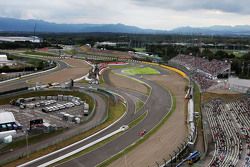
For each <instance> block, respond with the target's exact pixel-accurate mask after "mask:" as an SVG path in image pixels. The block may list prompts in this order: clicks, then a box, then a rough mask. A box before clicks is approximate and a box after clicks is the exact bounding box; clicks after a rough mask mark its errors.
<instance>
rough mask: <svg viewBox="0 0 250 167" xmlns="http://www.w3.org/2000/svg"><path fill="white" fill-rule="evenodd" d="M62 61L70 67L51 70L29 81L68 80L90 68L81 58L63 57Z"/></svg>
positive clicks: (50, 81)
mask: <svg viewBox="0 0 250 167" xmlns="http://www.w3.org/2000/svg"><path fill="white" fill-rule="evenodd" d="M63 61H64V62H65V63H67V64H68V65H69V66H70V67H69V68H66V69H63V70H60V71H56V72H52V73H50V74H48V75H44V76H41V77H37V78H34V79H32V80H29V83H36V82H39V83H42V84H47V83H53V82H58V83H62V82H65V81H69V80H70V79H76V78H80V77H82V76H84V75H86V74H87V73H88V71H89V69H90V68H91V67H90V66H89V65H88V64H87V63H86V62H85V61H83V60H79V59H65V60H63Z"/></svg>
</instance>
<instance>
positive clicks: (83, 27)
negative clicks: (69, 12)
mask: <svg viewBox="0 0 250 167" xmlns="http://www.w3.org/2000/svg"><path fill="white" fill-rule="evenodd" d="M35 25H36V32H55V33H59V32H113V33H135V34H203V35H250V25H239V26H211V27H201V28H195V27H179V28H176V29H173V30H170V31H164V30H153V29H143V28H139V27H136V26H128V25H124V24H57V23H51V22H46V21H43V20H21V19H13V18H4V17H0V32H1V31H2V32H33V31H34V27H35Z"/></svg>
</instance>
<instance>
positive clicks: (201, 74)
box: [169, 54, 230, 90]
mask: <svg viewBox="0 0 250 167" xmlns="http://www.w3.org/2000/svg"><path fill="white" fill-rule="evenodd" d="M169 62H170V63H173V64H178V65H181V66H183V67H185V68H186V69H187V70H189V71H190V72H191V73H192V76H191V77H192V78H193V79H194V80H195V81H196V82H197V83H198V84H199V85H200V87H201V89H202V90H206V89H208V88H209V87H211V86H213V85H214V84H216V83H217V82H216V79H217V76H218V75H220V74H228V73H229V71H230V63H228V62H225V61H219V60H212V61H209V60H208V59H205V58H201V57H195V56H190V55H183V54H179V55H178V56H176V57H174V58H172V59H171V60H170V61H169Z"/></svg>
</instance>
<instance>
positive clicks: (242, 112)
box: [204, 97, 250, 167]
mask: <svg viewBox="0 0 250 167" xmlns="http://www.w3.org/2000/svg"><path fill="white" fill-rule="evenodd" d="M249 110H250V98H249V97H245V98H241V99H238V100H237V101H233V102H228V103H226V102H224V101H222V100H220V99H215V100H212V101H210V102H209V103H207V104H206V105H205V106H204V111H205V113H206V115H207V118H208V123H209V126H210V129H211V134H212V138H213V142H214V144H215V151H214V154H213V158H212V160H211V161H210V163H209V166H210V167H217V166H220V167H230V166H232V167H234V166H239V167H249V166H250V112H249Z"/></svg>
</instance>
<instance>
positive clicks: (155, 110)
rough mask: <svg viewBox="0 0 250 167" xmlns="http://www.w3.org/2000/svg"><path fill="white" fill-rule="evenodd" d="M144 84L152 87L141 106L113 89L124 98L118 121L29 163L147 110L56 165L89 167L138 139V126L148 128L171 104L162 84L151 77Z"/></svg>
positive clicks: (77, 146)
mask: <svg viewBox="0 0 250 167" xmlns="http://www.w3.org/2000/svg"><path fill="white" fill-rule="evenodd" d="M144 82H146V83H147V84H149V85H150V86H151V88H152V91H151V95H150V96H149V98H148V99H147V102H146V104H145V105H144V106H143V108H142V109H141V110H140V111H139V112H137V113H135V112H134V111H135V104H134V101H133V100H132V99H131V98H130V97H129V96H128V92H125V93H124V91H121V90H120V89H113V90H112V91H114V92H116V93H118V94H120V95H121V96H123V97H124V98H125V99H126V101H127V114H126V116H125V117H123V118H122V119H121V120H120V121H119V122H117V123H116V124H114V125H113V126H111V127H110V128H108V129H107V130H105V131H103V132H101V133H99V134H98V135H96V136H94V137H92V138H90V139H88V140H86V141H84V142H82V143H80V144H78V145H75V146H74V147H71V148H69V149H67V150H64V151H63V152H59V153H58V154H54V155H52V156H49V157H47V158H45V159H42V160H40V161H38V162H35V163H33V164H31V165H29V166H38V165H41V164H43V163H46V162H48V161H50V160H53V159H55V158H57V157H59V156H62V155H64V154H67V153H69V152H71V151H73V150H75V149H77V148H79V147H82V146H84V145H86V144H88V143H90V142H93V141H95V140H97V139H99V138H101V137H103V136H105V135H107V134H109V133H111V132H113V131H115V130H117V129H118V128H120V127H121V126H122V125H128V124H129V123H130V122H132V121H133V120H134V119H136V118H138V117H139V116H140V115H141V114H143V113H144V112H147V111H148V114H147V117H146V118H145V119H144V120H143V121H141V122H140V123H139V124H137V125H136V126H134V127H133V128H129V129H128V130H127V131H126V132H124V133H123V134H122V135H120V136H119V137H117V138H116V139H114V140H113V141H111V142H109V143H107V144H105V145H104V146H102V147H99V148H98V149H96V150H94V151H92V152H89V153H87V154H85V155H83V156H80V157H78V158H75V159H72V160H69V161H67V162H64V163H61V164H58V166H63V167H64V166H65V167H68V166H74V167H77V166H79V167H92V166H96V165H98V164H99V163H101V162H103V161H104V160H106V159H108V158H110V157H111V156H113V155H115V154H117V153H118V152H120V151H121V150H123V149H125V148H126V147H128V146H129V145H131V144H133V143H134V142H136V141H137V140H139V138H140V136H139V135H138V133H139V132H140V131H142V130H144V129H145V130H146V131H150V130H151V129H153V128H154V127H155V126H156V125H157V124H158V123H159V122H160V121H161V120H162V119H163V118H164V116H165V115H166V114H167V113H168V112H169V111H170V108H171V96H170V94H169V93H168V92H166V91H165V89H164V88H162V87H161V86H159V85H157V84H155V83H154V82H151V81H146V80H144Z"/></svg>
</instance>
